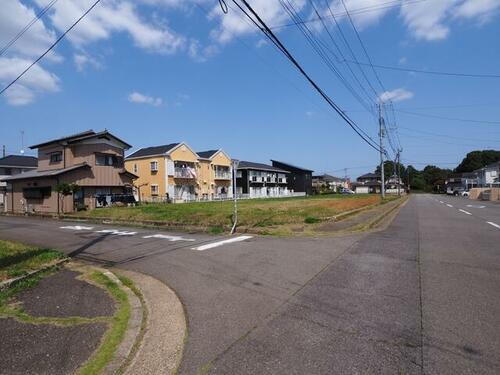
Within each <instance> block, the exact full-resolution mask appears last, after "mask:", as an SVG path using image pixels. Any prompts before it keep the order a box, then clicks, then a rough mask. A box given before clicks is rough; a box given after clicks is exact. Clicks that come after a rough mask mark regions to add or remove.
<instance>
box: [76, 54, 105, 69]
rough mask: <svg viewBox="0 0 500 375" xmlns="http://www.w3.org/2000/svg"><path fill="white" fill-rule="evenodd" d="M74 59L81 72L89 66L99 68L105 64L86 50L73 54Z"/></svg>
mask: <svg viewBox="0 0 500 375" xmlns="http://www.w3.org/2000/svg"><path fill="white" fill-rule="evenodd" d="M73 61H74V63H75V66H76V70H78V71H79V72H83V71H84V70H85V68H86V67H87V66H90V67H92V68H94V69H98V70H99V69H102V68H103V64H102V63H101V62H100V61H99V60H97V59H96V58H95V57H92V56H90V55H89V54H88V53H85V52H80V53H75V54H73Z"/></svg>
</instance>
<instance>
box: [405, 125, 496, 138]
mask: <svg viewBox="0 0 500 375" xmlns="http://www.w3.org/2000/svg"><path fill="white" fill-rule="evenodd" d="M400 128H401V129H406V130H410V131H412V132H416V133H421V134H427V135H432V136H435V137H445V138H453V139H459V140H463V141H473V142H500V140H492V139H477V138H465V137H455V136H452V135H445V134H436V133H432V132H428V131H424V130H417V129H412V128H407V127H405V126H400Z"/></svg>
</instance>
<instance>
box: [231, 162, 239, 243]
mask: <svg viewBox="0 0 500 375" xmlns="http://www.w3.org/2000/svg"><path fill="white" fill-rule="evenodd" d="M238 164H239V161H238V160H233V202H234V213H233V227H232V228H231V234H233V233H234V231H235V230H236V224H237V223H238V196H237V194H236V172H237V170H238Z"/></svg>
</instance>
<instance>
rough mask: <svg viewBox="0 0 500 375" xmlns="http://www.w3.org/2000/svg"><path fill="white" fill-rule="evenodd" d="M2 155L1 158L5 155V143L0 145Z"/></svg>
mask: <svg viewBox="0 0 500 375" xmlns="http://www.w3.org/2000/svg"><path fill="white" fill-rule="evenodd" d="M2 157H3V158H4V157H5V145H3V147H2Z"/></svg>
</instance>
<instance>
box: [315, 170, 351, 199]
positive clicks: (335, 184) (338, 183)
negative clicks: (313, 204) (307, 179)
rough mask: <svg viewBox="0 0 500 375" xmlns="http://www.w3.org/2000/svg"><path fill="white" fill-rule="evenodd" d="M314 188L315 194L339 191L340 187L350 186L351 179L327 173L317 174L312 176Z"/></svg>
mask: <svg viewBox="0 0 500 375" xmlns="http://www.w3.org/2000/svg"><path fill="white" fill-rule="evenodd" d="M312 188H313V192H314V193H315V194H319V193H321V192H324V191H326V192H329V191H335V192H338V191H340V189H348V188H349V179H347V178H341V177H335V176H332V175H329V174H326V173H325V174H321V175H317V176H312Z"/></svg>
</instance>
